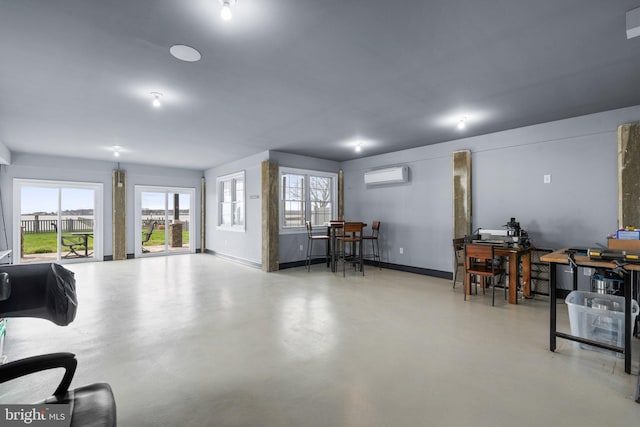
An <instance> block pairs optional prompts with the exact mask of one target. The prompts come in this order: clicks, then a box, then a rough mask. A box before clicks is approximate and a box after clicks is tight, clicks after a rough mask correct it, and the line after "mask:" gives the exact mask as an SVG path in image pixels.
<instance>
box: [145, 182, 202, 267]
mask: <svg viewBox="0 0 640 427" xmlns="http://www.w3.org/2000/svg"><path fill="white" fill-rule="evenodd" d="M135 193H136V218H135V221H136V231H135V233H136V241H135V255H136V257H138V256H147V255H166V254H169V253H188V252H191V253H193V252H195V240H194V239H193V238H192V236H193V235H194V234H192V233H194V232H195V230H194V229H193V225H194V224H195V212H194V203H195V189H194V188H168V187H149V186H139V185H137V186H135Z"/></svg>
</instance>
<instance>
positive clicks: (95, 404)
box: [0, 263, 117, 427]
mask: <svg viewBox="0 0 640 427" xmlns="http://www.w3.org/2000/svg"><path fill="white" fill-rule="evenodd" d="M76 309H77V299H76V290H75V278H74V276H73V273H72V272H71V271H69V270H67V269H65V268H64V267H62V266H60V265H58V264H53V263H51V264H31V265H9V266H0V317H36V318H40V319H47V320H49V321H51V322H53V323H55V324H56V325H59V326H66V325H68V324H69V323H71V322H72V321H73V320H74V318H75V315H76ZM77 363H78V362H77V360H76V358H75V355H74V354H72V353H51V354H43V355H38V356H33V357H28V358H26V359H21V360H16V361H12V362H9V363H5V364H3V365H0V383H5V382H7V381H11V380H13V379H16V378H20V377H23V376H25V375H29V374H34V373H37V372H41V371H45V370H50V369H56V368H64V370H65V373H64V376H63V378H62V380H61V381H60V384H58V386H57V387H56V389H55V391H54V392H53V395H52V396H51V397H48V398H46V399H45V400H42V401H39V402H37V403H35V404H69V405H70V407H71V426H72V427H74V426H83V427H115V426H116V425H117V420H116V404H115V400H114V397H113V392H112V390H111V387H110V386H109V384H106V383H96V384H91V385H87V386H83V387H79V388H76V389H74V390H69V386H70V385H71V381H72V379H73V375H74V373H75V370H76V366H77Z"/></svg>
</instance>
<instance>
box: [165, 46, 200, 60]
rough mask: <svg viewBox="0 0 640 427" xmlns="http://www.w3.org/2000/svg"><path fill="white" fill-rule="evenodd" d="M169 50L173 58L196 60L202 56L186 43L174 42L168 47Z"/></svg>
mask: <svg viewBox="0 0 640 427" xmlns="http://www.w3.org/2000/svg"><path fill="white" fill-rule="evenodd" d="M169 52H170V53H171V55H173V56H174V58H176V59H179V60H180V61H185V62H197V61H200V59H201V58H202V55H201V54H200V52H198V51H197V50H196V49H194V48H192V47H191V46H187V45H186V44H174V45H173V46H171V47H170V48H169Z"/></svg>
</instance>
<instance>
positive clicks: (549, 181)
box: [544, 175, 551, 184]
mask: <svg viewBox="0 0 640 427" xmlns="http://www.w3.org/2000/svg"><path fill="white" fill-rule="evenodd" d="M544 183H545V184H551V175H545V176H544Z"/></svg>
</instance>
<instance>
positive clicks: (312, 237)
mask: <svg viewBox="0 0 640 427" xmlns="http://www.w3.org/2000/svg"><path fill="white" fill-rule="evenodd" d="M306 226H307V259H306V260H305V263H304V265H305V267H307V271H311V254H312V253H313V242H314V241H324V242H327V245H329V239H330V238H329V236H326V235H322V234H318V235H314V234H313V227H312V226H311V222H309V221H306ZM327 261H328V258H327Z"/></svg>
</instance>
